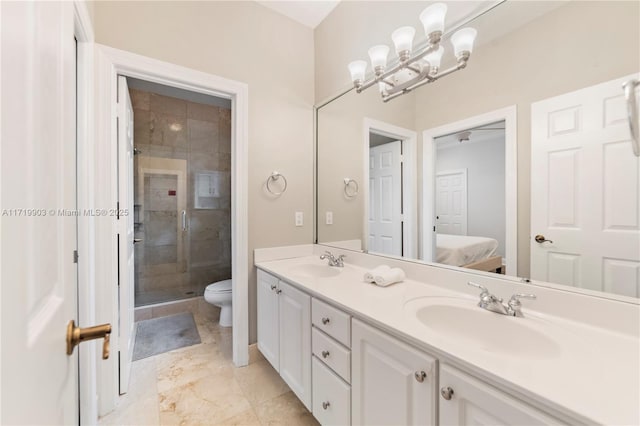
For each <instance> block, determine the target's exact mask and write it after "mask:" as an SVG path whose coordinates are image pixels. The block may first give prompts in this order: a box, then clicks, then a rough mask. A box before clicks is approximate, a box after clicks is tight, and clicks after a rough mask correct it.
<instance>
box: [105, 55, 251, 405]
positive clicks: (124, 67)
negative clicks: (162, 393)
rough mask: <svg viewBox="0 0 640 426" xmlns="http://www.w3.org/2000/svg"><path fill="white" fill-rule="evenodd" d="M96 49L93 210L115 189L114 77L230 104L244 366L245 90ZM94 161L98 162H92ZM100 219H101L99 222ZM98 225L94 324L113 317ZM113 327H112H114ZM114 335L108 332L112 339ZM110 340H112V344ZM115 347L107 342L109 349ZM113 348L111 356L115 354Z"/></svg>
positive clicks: (111, 382) (235, 270)
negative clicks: (121, 77)
mask: <svg viewBox="0 0 640 426" xmlns="http://www.w3.org/2000/svg"><path fill="white" fill-rule="evenodd" d="M95 48H96V68H97V69H96V78H97V85H96V91H97V92H96V153H95V154H96V155H95V160H96V161H95V162H96V174H97V179H96V187H97V188H99V189H100V190H99V191H96V192H97V193H96V198H97V200H96V204H95V205H96V207H97V208H103V209H107V210H108V209H114V208H115V206H116V188H117V178H118V176H117V170H116V165H117V162H116V160H117V139H116V136H117V134H116V91H117V76H118V75H124V76H127V77H134V78H138V79H141V80H146V81H150V82H153V83H159V84H163V85H166V86H171V87H176V88H179V89H184V90H189V91H192V92H197V93H202V94H206V95H212V96H217V97H222V98H225V99H230V100H231V103H232V106H231V108H232V129H231V139H232V143H231V146H232V149H231V151H232V153H231V163H232V171H231V191H232V194H233V197H232V199H231V217H232V224H231V241H232V266H231V268H232V276H233V280H234V289H233V290H234V291H233V300H232V303H233V362H234V364H235V366H236V367H240V366H244V365H247V364H248V362H249V306H248V305H249V303H248V298H249V288H248V287H249V286H248V272H249V271H248V267H247V265H248V264H249V253H248V250H249V246H248V193H247V181H248V117H249V109H248V86H247V84H245V83H242V82H239V81H234V80H230V79H226V78H223V77H219V76H215V75H212V74H208V73H204V72H201V71H196V70H193V69H190V68H186V67H182V66H179V65H175V64H171V63H168V62H164V61H160V60H157V59H152V58H149V57H145V56H141V55H137V54H134V53H130V52H127V51H123V50H119V49H115V48H112V47H108V46H103V45H100V44H95ZM98 159H99V161H98ZM101 219H105V218H101ZM110 219H111V220H101V222H99V226H98V227H97V229H96V237H97V239H98V244H97V251H99V253H98V255H99V256H100V257H99V259H100V260H101V261H100V265H98V264H96V269H97V268H98V266H99V267H100V273H99V274H97V275H96V276H97V278H99V279H100V282H99V283H97V286H96V294H97V296H98V300H100V301H101V303H100V305H99V306H98V309H99V313H98V314H99V316H100V319H104V320H107V321H111V320H113V319H114V318H117V314H118V304H117V300H118V299H117V293H118V288H117V285H116V276H117V275H116V274H117V257H116V255H115V253H116V243H115V238H114V236H115V234H116V232H117V231H116V224H115V218H110ZM116 328H117V327H116ZM117 332H118V330H117V329H114V334H116V335H117ZM114 340H115V339H114ZM113 343H115V342H114V341H112V345H113ZM117 350H118V348H117V347H114V348H113V350H112V353H117ZM114 361H115V360H114V359H110V360H107V361H104V362H101V363H100V365H99V369H98V373H99V374H98V377H99V378H100V383H99V394H100V399H99V401H100V407H99V413H100V414H101V415H103V414H106V413H108V412H109V411H111V410H113V409H114V407H115V403H116V400H117V398H118V396H117V395H118V371H117V364H116V363H115V362H114Z"/></svg>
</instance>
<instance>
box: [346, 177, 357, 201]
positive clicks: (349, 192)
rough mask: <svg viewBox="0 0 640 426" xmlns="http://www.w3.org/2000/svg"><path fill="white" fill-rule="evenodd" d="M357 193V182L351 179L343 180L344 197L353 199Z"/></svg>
mask: <svg viewBox="0 0 640 426" xmlns="http://www.w3.org/2000/svg"><path fill="white" fill-rule="evenodd" d="M351 188H353V189H351ZM359 191H360V187H359V186H358V182H356V181H355V180H353V179H351V178H344V195H346V196H347V198H353V197H355V196H356V195H358V192H359Z"/></svg>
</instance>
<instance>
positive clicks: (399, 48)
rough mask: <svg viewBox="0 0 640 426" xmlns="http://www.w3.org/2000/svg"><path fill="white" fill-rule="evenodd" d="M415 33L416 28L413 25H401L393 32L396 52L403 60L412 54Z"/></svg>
mask: <svg viewBox="0 0 640 426" xmlns="http://www.w3.org/2000/svg"><path fill="white" fill-rule="evenodd" d="M415 35H416V30H415V29H414V28H413V27H400V28H398V29H397V30H395V31H394V32H393V33H392V34H391V39H392V40H393V44H394V45H395V47H396V53H397V54H398V56H399V57H400V59H401V60H406V59H407V58H408V57H409V56H410V55H411V48H412V47H413V37H414V36H415Z"/></svg>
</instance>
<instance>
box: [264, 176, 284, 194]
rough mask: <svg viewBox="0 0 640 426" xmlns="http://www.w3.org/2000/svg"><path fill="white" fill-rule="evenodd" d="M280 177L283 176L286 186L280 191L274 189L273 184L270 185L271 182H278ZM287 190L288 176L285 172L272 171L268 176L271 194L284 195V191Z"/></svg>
mask: <svg viewBox="0 0 640 426" xmlns="http://www.w3.org/2000/svg"><path fill="white" fill-rule="evenodd" d="M280 178H282V180H283V181H284V188H282V191H280V192H278V191H273V190H272V189H271V186H270V185H269V184H270V183H271V182H277V181H278V180H279V179H280ZM286 190H287V178H286V177H284V175H283V174H281V173H279V172H272V173H271V174H270V175H269V177H268V178H267V191H269V192H270V193H271V194H273V195H275V196H278V195H282V194H284V192H285V191H286Z"/></svg>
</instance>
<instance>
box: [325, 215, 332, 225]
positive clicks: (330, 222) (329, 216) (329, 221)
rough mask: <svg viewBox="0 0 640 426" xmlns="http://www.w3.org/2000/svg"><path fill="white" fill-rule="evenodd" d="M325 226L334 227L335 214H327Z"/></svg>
mask: <svg viewBox="0 0 640 426" xmlns="http://www.w3.org/2000/svg"><path fill="white" fill-rule="evenodd" d="M325 224H327V225H333V212H327V214H326V219H325Z"/></svg>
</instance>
